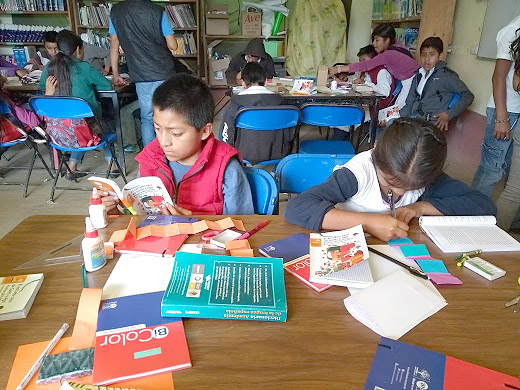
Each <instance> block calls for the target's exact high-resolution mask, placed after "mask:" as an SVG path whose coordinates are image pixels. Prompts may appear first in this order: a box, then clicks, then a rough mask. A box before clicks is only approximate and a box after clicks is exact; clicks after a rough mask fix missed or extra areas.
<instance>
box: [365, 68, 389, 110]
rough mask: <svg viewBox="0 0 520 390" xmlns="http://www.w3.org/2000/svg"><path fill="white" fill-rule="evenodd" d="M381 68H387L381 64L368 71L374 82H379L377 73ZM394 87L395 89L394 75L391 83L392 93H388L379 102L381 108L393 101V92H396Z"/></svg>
mask: <svg viewBox="0 0 520 390" xmlns="http://www.w3.org/2000/svg"><path fill="white" fill-rule="evenodd" d="M381 69H385V67H384V66H383V65H380V66H377V67H375V68H374V69H371V70H369V71H368V72H367V73H368V75H369V76H370V79H371V80H372V82H373V83H374V84H377V74H378V73H379V71H380V70H381ZM394 89H395V78H394V76H392V84H390V94H389V95H388V97H386V98H384V99H381V101H380V102H379V109H381V108H386V107H388V106H389V105H390V102H391V101H392V98H393V96H392V94H393V93H394Z"/></svg>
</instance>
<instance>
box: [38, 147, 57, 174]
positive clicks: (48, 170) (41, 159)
mask: <svg viewBox="0 0 520 390" xmlns="http://www.w3.org/2000/svg"><path fill="white" fill-rule="evenodd" d="M34 152H35V153H36V154H37V155H38V158H39V159H40V161H41V162H42V164H43V166H44V167H45V169H46V170H47V172H48V173H49V176H50V177H51V179H54V175H53V173H52V171H51V169H50V168H49V166H48V165H47V163H46V162H45V160H44V159H43V156H42V155H41V153H40V151H39V150H38V147H37V146H35V148H34Z"/></svg>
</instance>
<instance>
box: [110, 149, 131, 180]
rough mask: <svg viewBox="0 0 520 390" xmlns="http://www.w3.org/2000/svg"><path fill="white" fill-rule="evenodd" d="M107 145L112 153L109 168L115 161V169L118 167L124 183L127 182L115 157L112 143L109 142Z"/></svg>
mask: <svg viewBox="0 0 520 390" xmlns="http://www.w3.org/2000/svg"><path fill="white" fill-rule="evenodd" d="M109 147H110V154H111V155H112V159H111V160H110V168H109V170H110V169H111V167H112V162H115V163H116V166H117V169H119V172H121V176H122V177H123V181H124V182H125V184H126V183H128V181H127V180H126V175H125V172H124V170H123V168H121V165H120V164H119V161H118V159H117V158H116V153H115V150H114V144H110V145H109Z"/></svg>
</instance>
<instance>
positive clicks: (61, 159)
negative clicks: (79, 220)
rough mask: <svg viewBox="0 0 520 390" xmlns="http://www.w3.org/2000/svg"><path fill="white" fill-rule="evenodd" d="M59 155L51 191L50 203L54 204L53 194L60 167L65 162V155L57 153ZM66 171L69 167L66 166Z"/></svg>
mask: <svg viewBox="0 0 520 390" xmlns="http://www.w3.org/2000/svg"><path fill="white" fill-rule="evenodd" d="M59 155H60V164H59V166H58V172H56V176H55V177H54V182H53V183H52V190H51V199H50V201H51V202H54V192H55V191H56V184H57V183H58V178H59V177H60V172H61V167H62V166H63V163H64V162H65V154H63V153H59ZM67 169H69V166H68V165H67Z"/></svg>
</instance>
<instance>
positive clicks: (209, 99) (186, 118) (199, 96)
mask: <svg viewBox="0 0 520 390" xmlns="http://www.w3.org/2000/svg"><path fill="white" fill-rule="evenodd" d="M152 106H153V121H154V127H155V134H156V138H155V139H154V140H153V141H152V142H150V143H149V144H148V145H146V147H145V148H144V149H143V151H142V152H141V153H139V154H138V155H137V157H136V158H135V159H136V161H137V162H139V174H140V176H157V177H159V178H160V179H161V180H162V182H163V183H164V185H165V187H166V189H167V190H168V192H169V193H170V195H171V196H172V199H173V200H174V202H175V204H174V205H167V206H166V207H164V209H163V214H166V215H191V214H254V208H253V199H252V196H251V189H250V187H249V182H248V181H247V177H246V174H245V172H244V170H243V168H242V163H241V157H240V154H239V152H238V151H237V150H236V149H235V148H233V147H231V146H229V145H226V144H224V143H223V142H220V141H217V140H216V139H215V138H214V137H213V134H212V130H213V123H212V122H213V108H214V104H213V96H212V95H211V91H210V89H209V87H208V86H207V85H206V84H205V83H204V82H203V81H201V80H200V79H198V78H196V77H194V76H191V75H188V74H185V73H180V74H176V75H175V76H173V77H172V78H170V79H169V80H167V81H165V82H164V83H163V84H161V86H159V87H158V88H157V89H156V90H155V92H154V94H153V98H152ZM118 202H119V199H118V198H117V197H114V196H113V195H110V194H107V193H104V194H103V203H104V204H105V206H107V210H114V209H115V208H116V205H117V203H118Z"/></svg>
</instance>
